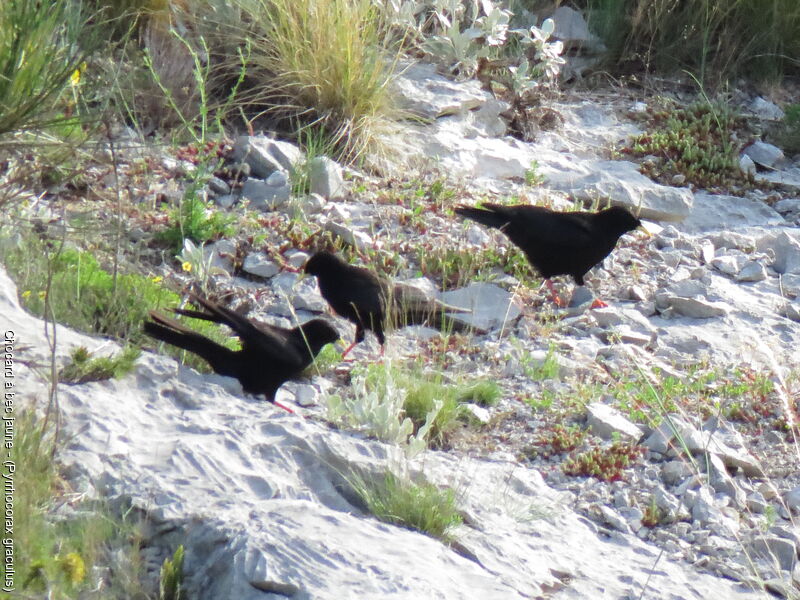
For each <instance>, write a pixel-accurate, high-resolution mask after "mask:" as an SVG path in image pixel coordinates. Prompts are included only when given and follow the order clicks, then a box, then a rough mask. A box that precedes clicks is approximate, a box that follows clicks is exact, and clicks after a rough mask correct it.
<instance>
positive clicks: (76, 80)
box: [69, 62, 86, 86]
mask: <svg viewBox="0 0 800 600" xmlns="http://www.w3.org/2000/svg"><path fill="white" fill-rule="evenodd" d="M85 70H86V63H85V62H84V63H82V64H81V66H79V67H78V68H77V69H75V70H74V71H73V72H72V75H70V77H69V82H70V83H71V84H72V85H75V86H77V85H78V84H80V82H81V75H82V74H83V72H84V71H85Z"/></svg>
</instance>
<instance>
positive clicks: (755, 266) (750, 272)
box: [736, 260, 767, 281]
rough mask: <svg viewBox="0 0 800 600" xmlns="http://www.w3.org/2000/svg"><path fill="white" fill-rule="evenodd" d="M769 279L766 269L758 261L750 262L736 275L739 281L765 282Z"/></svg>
mask: <svg viewBox="0 0 800 600" xmlns="http://www.w3.org/2000/svg"><path fill="white" fill-rule="evenodd" d="M766 278H767V269H766V267H765V266H764V265H763V264H761V263H760V262H758V261H756V260H749V261H747V262H746V263H744V265H743V266H742V269H741V270H740V271H739V272H738V273H737V274H736V280H737V281H763V280H764V279H766Z"/></svg>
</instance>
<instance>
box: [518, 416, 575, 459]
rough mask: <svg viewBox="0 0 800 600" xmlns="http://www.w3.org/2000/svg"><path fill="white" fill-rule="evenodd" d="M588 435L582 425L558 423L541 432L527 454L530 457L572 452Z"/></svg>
mask: <svg viewBox="0 0 800 600" xmlns="http://www.w3.org/2000/svg"><path fill="white" fill-rule="evenodd" d="M586 436H587V433H586V431H585V430H584V429H583V428H582V427H581V426H580V425H562V424H560V423H557V424H555V425H553V426H551V427H549V428H546V429H545V431H543V432H541V433H540V434H539V435H538V436H537V439H536V441H535V442H534V444H533V446H531V448H529V449H528V451H527V452H526V454H527V455H528V457H530V458H535V457H537V456H543V457H545V458H547V457H550V456H553V455H557V454H563V453H565V452H572V451H573V450H575V449H576V448H580V447H581V446H582V445H583V443H584V441H585V440H586Z"/></svg>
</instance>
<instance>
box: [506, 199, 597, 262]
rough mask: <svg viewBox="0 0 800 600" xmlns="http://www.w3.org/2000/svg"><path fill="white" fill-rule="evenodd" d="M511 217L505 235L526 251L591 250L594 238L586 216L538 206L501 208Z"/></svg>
mask: <svg viewBox="0 0 800 600" xmlns="http://www.w3.org/2000/svg"><path fill="white" fill-rule="evenodd" d="M499 208H501V209H505V210H504V211H503V212H504V214H507V215H508V217H509V223H508V225H506V226H505V227H503V231H504V232H505V233H506V235H508V237H509V239H510V240H511V241H512V242H514V243H515V244H517V245H518V246H520V247H521V248H522V249H523V250H525V248H526V246H534V247H538V248H547V249H548V251H549V252H552V253H555V252H561V251H573V252H574V251H575V249H576V248H584V247H586V246H590V245H591V244H592V242H593V239H594V235H593V233H594V232H593V230H592V227H591V221H590V219H589V218H588V217H590V216H591V215H588V214H586V213H581V212H571V213H562V212H554V211H550V210H546V209H543V208H541V207H537V206H515V207H502V206H501V207H499Z"/></svg>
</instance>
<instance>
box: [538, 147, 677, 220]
mask: <svg viewBox="0 0 800 600" xmlns="http://www.w3.org/2000/svg"><path fill="white" fill-rule="evenodd" d="M551 158H552V155H547V156H542V157H541V158H540V159H539V164H540V172H541V173H542V174H543V175H544V176H545V179H546V183H547V185H549V186H550V187H551V188H554V189H557V190H560V191H562V192H566V193H568V194H572V195H573V196H574V197H575V198H576V199H578V200H584V201H592V200H595V199H597V198H606V197H607V198H611V200H612V201H613V203H614V204H619V205H622V206H626V207H628V208H631V209H632V210H634V212H636V214H638V215H639V216H641V217H643V218H645V219H654V220H656V221H681V220H683V219H684V218H686V217H687V216H688V215H689V213H690V211H691V208H692V201H693V194H692V192H691V190H689V188H676V187H670V186H666V185H661V184H659V183H656V182H654V181H653V180H652V179H650V178H649V177H645V176H644V175H642V174H641V173H640V172H639V167H638V165H636V164H635V163H632V162H629V161H614V160H583V161H580V162H578V161H574V160H573V161H571V162H567V161H565V160H564V159H563V158H562V159H560V160H559V161H558V163H555V162H553V161H552V160H550V159H551Z"/></svg>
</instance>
